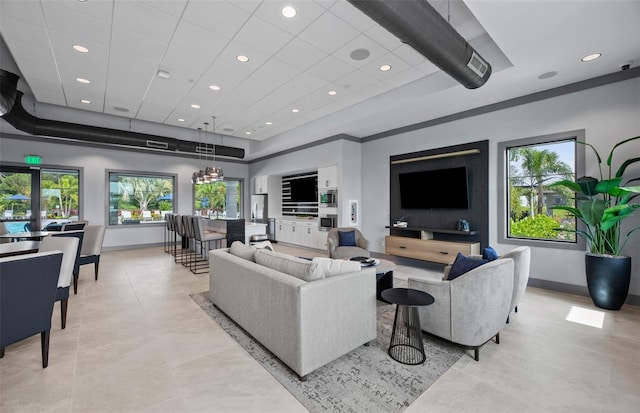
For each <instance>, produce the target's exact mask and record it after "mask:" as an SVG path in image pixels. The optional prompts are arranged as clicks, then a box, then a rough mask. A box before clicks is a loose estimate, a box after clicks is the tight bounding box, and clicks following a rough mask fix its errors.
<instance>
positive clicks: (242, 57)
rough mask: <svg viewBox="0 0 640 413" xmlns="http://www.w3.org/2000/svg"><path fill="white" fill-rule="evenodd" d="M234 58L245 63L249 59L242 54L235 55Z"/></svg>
mask: <svg viewBox="0 0 640 413" xmlns="http://www.w3.org/2000/svg"><path fill="white" fill-rule="evenodd" d="M236 59H237V60H238V62H242V63H246V62H248V61H249V58H248V57H247V56H245V55H243V54H240V55H238V56H236Z"/></svg>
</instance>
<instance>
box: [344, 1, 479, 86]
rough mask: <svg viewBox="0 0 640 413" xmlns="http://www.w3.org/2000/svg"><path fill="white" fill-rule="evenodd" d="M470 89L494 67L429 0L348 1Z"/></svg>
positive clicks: (477, 84)
mask: <svg viewBox="0 0 640 413" xmlns="http://www.w3.org/2000/svg"><path fill="white" fill-rule="evenodd" d="M348 1H349V3H351V4H352V5H353V6H355V7H356V8H358V9H359V10H360V11H362V12H363V13H364V14H366V15H367V16H369V17H370V18H371V19H373V20H374V21H375V22H376V23H378V24H379V25H380V26H382V27H384V28H385V29H387V30H388V31H389V32H390V33H392V34H393V35H395V36H396V37H398V38H399V39H400V40H401V41H402V42H404V43H406V44H408V45H409V46H411V47H413V48H414V49H415V50H416V51H417V52H419V53H420V54H422V55H423V56H425V57H426V58H427V59H429V60H430V61H431V62H432V63H433V64H435V65H436V66H438V67H439V68H440V69H442V70H443V71H445V72H446V73H447V74H449V76H451V77H453V78H454V79H456V80H457V81H458V82H460V84H462V85H463V86H464V87H466V88H467V89H476V88H479V87H480V86H482V85H484V84H485V83H486V81H487V80H488V79H489V76H490V75H491V65H490V64H489V63H487V62H486V61H485V60H484V59H483V58H482V57H481V56H480V54H479V53H478V52H476V51H475V50H474V49H473V48H472V47H471V46H470V45H469V43H467V41H466V40H465V39H464V38H463V37H462V36H461V35H460V34H459V33H458V32H457V31H456V30H455V29H454V28H453V27H451V25H450V24H449V23H448V22H447V21H446V20H445V19H444V18H443V17H442V16H441V15H440V14H439V13H438V12H437V11H436V9H434V8H433V7H432V6H431V5H430V4H429V3H427V2H426V0H403V1H389V0H348Z"/></svg>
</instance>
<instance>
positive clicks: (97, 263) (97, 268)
mask: <svg viewBox="0 0 640 413" xmlns="http://www.w3.org/2000/svg"><path fill="white" fill-rule="evenodd" d="M94 269H95V273H96V281H98V270H99V269H100V257H98V261H96V262H95V263H94Z"/></svg>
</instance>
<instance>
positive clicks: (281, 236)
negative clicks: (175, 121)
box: [276, 219, 291, 242]
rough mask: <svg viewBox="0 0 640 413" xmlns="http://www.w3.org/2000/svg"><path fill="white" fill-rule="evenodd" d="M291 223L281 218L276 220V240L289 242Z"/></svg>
mask: <svg viewBox="0 0 640 413" xmlns="http://www.w3.org/2000/svg"><path fill="white" fill-rule="evenodd" d="M290 238H291V223H289V221H285V220H282V219H278V220H276V241H279V242H291V241H290Z"/></svg>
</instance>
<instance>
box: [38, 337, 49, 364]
mask: <svg viewBox="0 0 640 413" xmlns="http://www.w3.org/2000/svg"><path fill="white" fill-rule="evenodd" d="M50 332H51V330H47V331H43V332H42V333H40V343H41V344H42V368H43V369H45V368H47V366H48V365H49V336H50Z"/></svg>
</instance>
